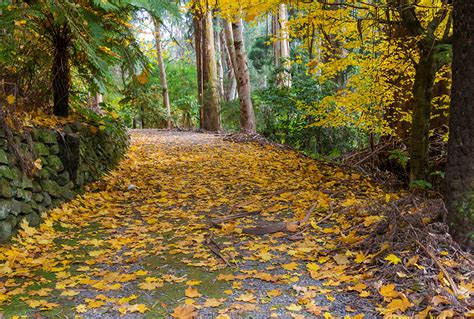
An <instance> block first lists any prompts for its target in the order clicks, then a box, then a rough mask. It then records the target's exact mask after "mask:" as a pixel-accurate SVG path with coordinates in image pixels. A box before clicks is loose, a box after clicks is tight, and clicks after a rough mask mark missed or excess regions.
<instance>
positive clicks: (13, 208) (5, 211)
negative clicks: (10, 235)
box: [0, 199, 24, 220]
mask: <svg viewBox="0 0 474 319" xmlns="http://www.w3.org/2000/svg"><path fill="white" fill-rule="evenodd" d="M23 208H24V207H23V203H22V202H19V201H17V200H15V199H0V220H2V219H5V218H7V216H8V215H9V214H13V215H15V216H18V215H19V214H20V213H21V212H23Z"/></svg>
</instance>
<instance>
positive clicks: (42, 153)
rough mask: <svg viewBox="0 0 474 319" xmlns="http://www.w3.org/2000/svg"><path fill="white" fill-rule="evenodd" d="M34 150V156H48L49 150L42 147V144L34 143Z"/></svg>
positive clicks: (44, 146)
mask: <svg viewBox="0 0 474 319" xmlns="http://www.w3.org/2000/svg"><path fill="white" fill-rule="evenodd" d="M34 150H35V153H36V155H38V156H48V155H49V150H48V148H47V147H46V145H44V144H43V143H39V142H36V143H35V144H34Z"/></svg>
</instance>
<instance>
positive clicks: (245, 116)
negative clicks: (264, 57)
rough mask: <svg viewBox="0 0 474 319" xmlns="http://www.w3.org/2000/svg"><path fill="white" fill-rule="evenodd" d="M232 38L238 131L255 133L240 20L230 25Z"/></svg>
mask: <svg viewBox="0 0 474 319" xmlns="http://www.w3.org/2000/svg"><path fill="white" fill-rule="evenodd" d="M232 35H233V37H234V46H233V47H234V54H235V67H234V71H235V75H236V79H237V88H238V91H239V100H240V131H241V132H242V133H251V134H252V133H256V124H255V113H254V110H253V105H252V99H251V95H250V76H249V68H248V62H247V54H246V53H245V44H244V36H243V24H242V20H240V19H239V20H237V21H236V22H234V23H232Z"/></svg>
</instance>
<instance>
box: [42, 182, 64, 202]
mask: <svg viewBox="0 0 474 319" xmlns="http://www.w3.org/2000/svg"><path fill="white" fill-rule="evenodd" d="M41 187H42V188H43V191H45V192H46V193H48V194H49V195H51V196H52V197H56V198H58V197H62V189H61V186H59V185H58V183H56V182H55V181H52V180H42V181H41Z"/></svg>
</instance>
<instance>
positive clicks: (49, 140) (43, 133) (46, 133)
mask: <svg viewBox="0 0 474 319" xmlns="http://www.w3.org/2000/svg"><path fill="white" fill-rule="evenodd" d="M34 135H35V137H36V139H37V140H39V141H41V142H43V143H45V144H55V143H56V133H55V132H54V131H50V130H47V129H36V130H35V132H34Z"/></svg>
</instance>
